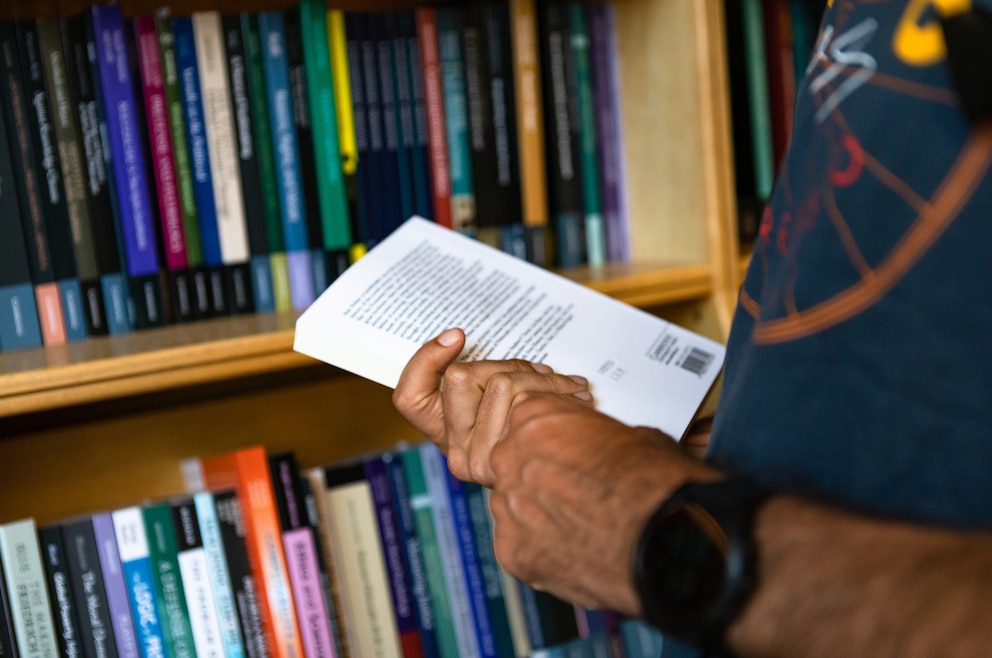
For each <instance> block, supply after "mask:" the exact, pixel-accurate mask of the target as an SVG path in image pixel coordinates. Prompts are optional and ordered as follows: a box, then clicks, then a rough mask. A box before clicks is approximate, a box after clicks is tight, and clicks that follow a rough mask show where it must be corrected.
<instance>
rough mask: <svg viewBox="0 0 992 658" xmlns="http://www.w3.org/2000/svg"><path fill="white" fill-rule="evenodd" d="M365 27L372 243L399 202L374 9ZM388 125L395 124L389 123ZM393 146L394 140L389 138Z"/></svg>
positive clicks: (396, 213)
mask: <svg viewBox="0 0 992 658" xmlns="http://www.w3.org/2000/svg"><path fill="white" fill-rule="evenodd" d="M364 25H365V31H364V34H363V35H362V36H361V40H360V51H359V52H360V56H361V68H360V71H361V75H362V79H363V85H364V86H363V89H364V91H365V121H366V126H367V127H368V149H367V151H366V154H367V157H366V162H367V164H368V168H367V169H366V177H367V178H366V182H367V185H366V186H365V195H366V196H370V197H372V202H371V203H370V204H369V205H370V206H371V207H372V209H373V210H374V215H373V219H372V222H371V235H372V237H371V241H370V244H375V243H376V242H378V241H379V240H382V239H383V238H385V237H386V236H387V235H388V234H389V232H390V230H391V228H392V227H393V226H394V223H395V222H396V221H397V217H399V203H398V199H397V197H396V190H397V188H398V186H399V182H398V177H399V173H398V172H397V169H396V162H395V155H396V154H395V150H393V151H390V150H389V145H390V142H389V141H387V140H388V139H389V136H390V135H392V137H394V138H395V133H387V129H388V127H387V125H386V122H385V120H384V118H383V117H384V115H385V111H384V107H385V104H384V101H387V100H388V101H389V108H390V111H391V108H392V94H391V93H389V96H388V98H384V96H383V91H382V90H383V86H382V77H383V76H382V73H383V71H382V67H386V68H388V66H389V64H388V52H386V53H382V54H380V52H379V46H380V45H382V46H383V47H384V48H386V49H387V50H388V44H386V43H385V42H384V41H383V37H382V32H383V29H382V20H381V15H380V14H379V13H378V12H370V13H367V14H366V15H365V23H364ZM389 127H395V126H394V125H393V124H392V123H391V124H390V126H389ZM392 145H394V146H395V141H394V142H392ZM379 190H391V192H390V193H389V194H380V193H378V191H379Z"/></svg>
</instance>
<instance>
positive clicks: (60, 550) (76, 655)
mask: <svg viewBox="0 0 992 658" xmlns="http://www.w3.org/2000/svg"><path fill="white" fill-rule="evenodd" d="M38 542H39V545H40V547H41V558H42V564H43V565H44V568H45V581H46V584H47V587H48V592H49V595H50V596H51V598H52V601H51V603H52V617H53V619H54V622H55V635H56V639H57V640H58V645H59V655H60V656H65V658H81V656H82V655H83V645H82V637H81V635H80V626H79V616H78V611H77V609H76V602H75V601H74V600H73V598H72V585H71V583H70V577H69V568H68V566H67V565H66V561H65V546H64V545H63V543H62V531H61V530H60V529H59V527H58V526H57V525H46V526H42V527H40V528H38ZM0 577H2V576H0ZM6 655H7V654H4V656H6Z"/></svg>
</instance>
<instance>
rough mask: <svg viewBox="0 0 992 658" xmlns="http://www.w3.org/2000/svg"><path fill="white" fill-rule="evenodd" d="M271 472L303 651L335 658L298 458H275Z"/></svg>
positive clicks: (317, 657)
mask: <svg viewBox="0 0 992 658" xmlns="http://www.w3.org/2000/svg"><path fill="white" fill-rule="evenodd" d="M269 469H270V471H271V474H272V486H273V493H274V494H275V501H276V505H277V507H278V509H279V522H280V524H281V526H282V542H283V549H284V550H285V552H286V566H287V568H288V570H289V581H290V585H291V586H292V590H293V602H294V603H295V606H296V615H297V618H298V619H299V620H300V635H301V636H302V638H303V650H304V651H305V652H306V655H307V656H308V657H312V658H333V657H334V656H335V651H334V641H333V639H332V630H331V624H330V615H329V614H328V610H327V607H326V605H325V600H324V593H323V582H322V580H321V569H320V565H319V559H318V546H317V536H316V530H315V528H314V527H312V526H311V525H310V523H309V518H308V517H307V515H306V502H305V501H304V499H303V490H302V486H301V482H300V472H299V468H298V466H297V463H296V458H295V456H294V455H293V454H292V453H289V452H284V453H279V454H276V455H272V456H271V457H270V458H269Z"/></svg>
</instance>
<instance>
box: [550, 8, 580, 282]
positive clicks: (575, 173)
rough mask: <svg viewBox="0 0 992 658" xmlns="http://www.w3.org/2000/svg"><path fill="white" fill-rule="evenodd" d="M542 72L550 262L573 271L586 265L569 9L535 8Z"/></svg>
mask: <svg viewBox="0 0 992 658" xmlns="http://www.w3.org/2000/svg"><path fill="white" fill-rule="evenodd" d="M539 11H540V15H539V25H540V34H541V71H542V74H544V81H545V85H544V87H543V90H544V98H543V102H544V107H545V108H546V109H547V114H546V115H545V116H546V118H547V125H546V126H545V132H544V137H545V152H546V154H547V160H546V162H547V165H548V175H547V193H548V209H549V212H550V214H551V218H552V225H553V238H554V262H555V265H557V266H558V267H576V266H579V265H584V264H585V263H586V262H587V253H586V236H585V230H586V222H585V216H584V208H583V197H582V194H583V184H582V183H583V181H582V172H581V167H582V164H581V162H580V159H579V156H580V144H579V97H578V88H577V87H578V85H577V83H578V77H577V75H576V69H575V56H574V51H573V49H572V29H571V25H570V23H569V15H568V5H567V4H566V3H565V2H559V1H557V0H555V1H551V2H546V3H542V4H541V5H540V10H539Z"/></svg>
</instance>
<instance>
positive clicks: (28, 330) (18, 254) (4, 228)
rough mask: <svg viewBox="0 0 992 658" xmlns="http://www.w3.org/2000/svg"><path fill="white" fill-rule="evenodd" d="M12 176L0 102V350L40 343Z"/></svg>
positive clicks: (36, 345) (4, 115) (4, 121)
mask: <svg viewBox="0 0 992 658" xmlns="http://www.w3.org/2000/svg"><path fill="white" fill-rule="evenodd" d="M13 177H14V162H13V160H11V150H10V146H9V142H8V141H7V131H6V112H5V109H4V106H3V105H2V104H0V351H9V350H16V349H22V348H26V347H38V346H40V345H41V344H42V342H41V328H40V327H39V326H38V306H37V304H36V302H35V297H34V287H33V286H32V284H31V266H30V264H29V263H28V255H27V251H26V248H25V242H24V227H23V226H22V225H21V206H20V202H19V200H18V198H17V190H16V189H15V188H14V186H13V185H12V184H11V181H12V180H13Z"/></svg>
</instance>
